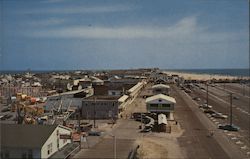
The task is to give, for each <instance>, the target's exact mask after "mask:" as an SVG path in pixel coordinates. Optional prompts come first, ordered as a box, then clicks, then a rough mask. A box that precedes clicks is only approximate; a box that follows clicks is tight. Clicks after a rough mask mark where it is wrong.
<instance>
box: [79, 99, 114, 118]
mask: <svg viewBox="0 0 250 159" xmlns="http://www.w3.org/2000/svg"><path fill="white" fill-rule="evenodd" d="M94 112H96V115H95V118H96V119H111V118H118V101H117V100H97V101H96V102H94V101H83V103H82V118H83V119H94Z"/></svg>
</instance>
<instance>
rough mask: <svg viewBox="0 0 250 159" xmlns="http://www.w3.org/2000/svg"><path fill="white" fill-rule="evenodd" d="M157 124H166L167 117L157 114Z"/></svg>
mask: <svg viewBox="0 0 250 159" xmlns="http://www.w3.org/2000/svg"><path fill="white" fill-rule="evenodd" d="M158 124H168V123H167V117H166V115H165V114H159V115H158Z"/></svg>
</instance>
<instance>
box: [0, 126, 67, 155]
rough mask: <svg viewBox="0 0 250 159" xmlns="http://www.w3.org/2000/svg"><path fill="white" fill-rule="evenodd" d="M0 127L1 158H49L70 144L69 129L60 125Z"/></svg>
mask: <svg viewBox="0 0 250 159" xmlns="http://www.w3.org/2000/svg"><path fill="white" fill-rule="evenodd" d="M0 126H1V158H6V159H8V158H49V157H50V156H52V155H53V154H55V153H57V152H58V151H60V150H61V149H62V148H64V147H65V146H66V145H67V144H71V139H70V138H71V129H70V128H67V127H64V126H61V125H17V124H1V125H0ZM65 136H66V138H65Z"/></svg>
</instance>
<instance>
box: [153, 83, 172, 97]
mask: <svg viewBox="0 0 250 159" xmlns="http://www.w3.org/2000/svg"><path fill="white" fill-rule="evenodd" d="M152 91H153V94H155V95H156V94H165V95H169V94H170V87H169V86H168V85H165V84H156V85H153V86H152Z"/></svg>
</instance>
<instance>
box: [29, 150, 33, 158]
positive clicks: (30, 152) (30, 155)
mask: <svg viewBox="0 0 250 159" xmlns="http://www.w3.org/2000/svg"><path fill="white" fill-rule="evenodd" d="M28 158H29V159H32V158H33V155H32V150H29V151H28Z"/></svg>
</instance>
